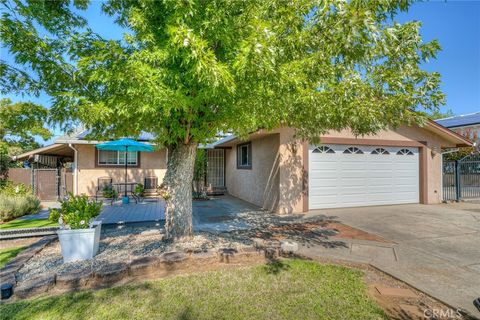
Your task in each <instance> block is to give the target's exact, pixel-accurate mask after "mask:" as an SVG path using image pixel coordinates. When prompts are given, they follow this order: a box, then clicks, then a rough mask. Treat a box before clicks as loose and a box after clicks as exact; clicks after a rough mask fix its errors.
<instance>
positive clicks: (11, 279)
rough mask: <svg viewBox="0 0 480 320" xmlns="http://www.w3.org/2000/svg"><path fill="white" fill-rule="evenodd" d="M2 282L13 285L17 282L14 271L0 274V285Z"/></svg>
mask: <svg viewBox="0 0 480 320" xmlns="http://www.w3.org/2000/svg"><path fill="white" fill-rule="evenodd" d="M4 283H10V284H12V285H15V284H16V283H17V280H16V279H15V272H10V273H5V274H3V275H2V276H0V285H2V284H4Z"/></svg>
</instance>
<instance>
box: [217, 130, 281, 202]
mask: <svg viewBox="0 0 480 320" xmlns="http://www.w3.org/2000/svg"><path fill="white" fill-rule="evenodd" d="M251 142H252V168H251V169H237V148H236V146H233V147H232V148H231V149H227V150H226V152H225V168H226V170H225V171H226V176H225V182H226V187H227V191H228V193H230V194H231V195H233V196H235V197H238V198H241V199H243V200H245V201H248V202H250V203H253V204H255V205H258V206H260V207H262V208H265V209H267V210H275V208H276V206H277V203H278V186H279V172H278V146H279V135H278V134H273V135H270V136H267V137H263V138H259V139H255V140H252V141H251Z"/></svg>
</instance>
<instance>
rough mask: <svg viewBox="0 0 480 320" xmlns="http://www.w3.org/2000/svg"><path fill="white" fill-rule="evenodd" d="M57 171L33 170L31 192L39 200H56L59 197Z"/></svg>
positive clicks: (58, 176)
mask: <svg viewBox="0 0 480 320" xmlns="http://www.w3.org/2000/svg"><path fill="white" fill-rule="evenodd" d="M59 182H60V175H59V170H58V169H34V170H33V192H34V194H35V195H36V196H37V197H38V198H39V199H40V200H51V201H55V200H58V199H59V197H60V183H59Z"/></svg>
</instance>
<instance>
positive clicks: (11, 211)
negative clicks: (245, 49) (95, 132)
mask: <svg viewBox="0 0 480 320" xmlns="http://www.w3.org/2000/svg"><path fill="white" fill-rule="evenodd" d="M39 210H40V200H38V199H37V197H35V196H33V195H31V194H27V195H10V194H4V193H0V220H1V221H8V220H11V219H14V218H17V217H21V216H24V215H26V214H32V213H37V212H38V211H39Z"/></svg>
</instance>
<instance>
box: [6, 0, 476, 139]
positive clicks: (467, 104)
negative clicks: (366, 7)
mask: <svg viewBox="0 0 480 320" xmlns="http://www.w3.org/2000/svg"><path fill="white" fill-rule="evenodd" d="M84 16H85V17H86V18H87V19H88V21H89V24H90V26H91V27H92V29H93V30H95V31H96V32H99V33H100V34H101V35H102V36H103V37H105V38H108V39H121V38H122V33H123V32H124V31H123V30H122V29H121V28H120V27H118V26H117V25H116V24H114V23H112V20H111V18H110V17H107V16H106V15H104V14H102V13H101V2H100V1H95V0H94V1H92V3H91V6H90V7H89V9H88V10H87V11H86V12H85V14H84ZM395 20H397V21H399V22H401V23H402V22H407V21H412V20H417V21H421V22H422V28H421V34H422V37H423V39H424V41H430V40H433V39H437V40H438V41H439V42H440V45H441V47H442V51H441V52H440V53H439V54H438V56H437V59H436V60H432V61H429V62H428V63H426V64H424V65H423V68H425V69H426V70H428V71H437V72H439V73H440V74H441V76H442V86H441V87H442V91H443V92H444V93H445V94H446V105H445V106H443V107H442V108H441V110H442V111H446V110H448V109H451V110H452V111H453V112H454V113H455V114H456V115H460V114H467V113H473V112H479V111H480V0H478V1H473V0H472V1H440V0H437V1H428V2H417V3H415V4H413V5H412V6H411V8H410V9H409V11H408V12H405V13H401V14H399V15H398V16H397V17H396V18H395ZM0 50H1V52H0V56H1V59H4V60H7V61H11V57H9V55H8V52H7V51H6V50H5V49H4V48H0ZM8 97H9V98H11V99H12V100H13V101H22V100H23V101H24V100H30V101H33V102H37V103H40V104H43V105H45V106H48V105H49V99H48V97H47V96H45V95H42V96H40V97H39V98H34V97H32V98H28V97H27V98H25V97H17V96H12V95H9V96H8ZM54 135H55V136H59V135H61V132H59V131H58V129H55V128H54ZM54 138H55V137H54ZM54 138H53V139H54ZM40 142H41V143H45V142H43V141H40Z"/></svg>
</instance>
